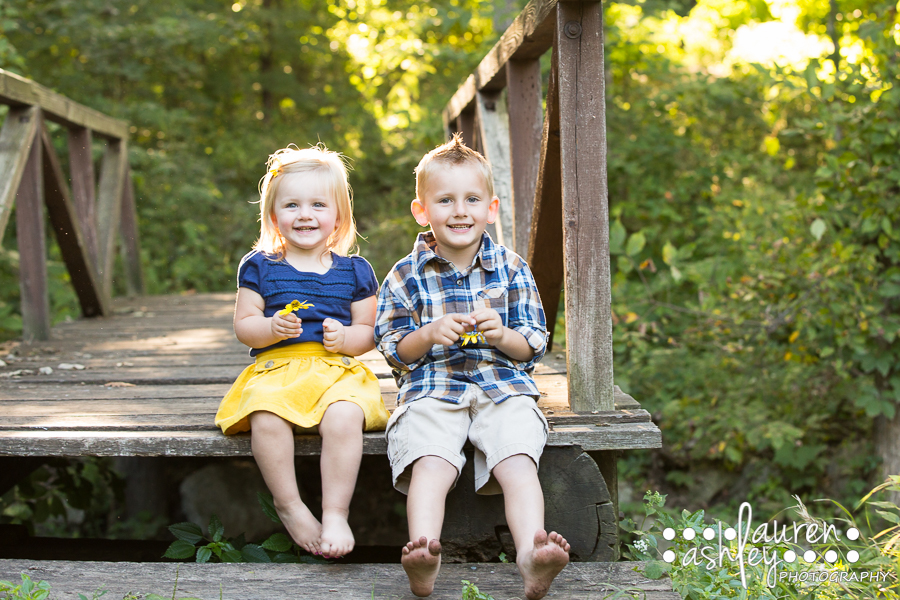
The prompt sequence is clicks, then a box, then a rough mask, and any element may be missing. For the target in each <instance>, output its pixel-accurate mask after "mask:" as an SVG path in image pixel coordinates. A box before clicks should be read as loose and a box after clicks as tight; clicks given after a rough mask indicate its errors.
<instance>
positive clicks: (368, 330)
mask: <svg viewBox="0 0 900 600" xmlns="http://www.w3.org/2000/svg"><path fill="white" fill-rule="evenodd" d="M377 303H378V299H377V298H376V297H375V296H369V297H368V298H363V299H362V300H357V301H356V302H354V303H352V304H351V305H350V322H351V325H350V326H349V327H345V326H344V325H342V324H341V323H340V321H336V320H334V319H325V321H324V322H323V323H322V326H323V328H324V330H325V335H324V339H323V342H324V344H325V349H326V350H328V351H329V352H339V353H341V354H347V355H349V356H359V355H360V354H365V353H366V352H368V351H369V350H372V349H373V348H375V306H376V304H377Z"/></svg>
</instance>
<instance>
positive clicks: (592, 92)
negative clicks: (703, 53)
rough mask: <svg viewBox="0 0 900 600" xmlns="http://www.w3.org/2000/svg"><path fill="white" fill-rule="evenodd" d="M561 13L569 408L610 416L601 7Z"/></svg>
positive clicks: (568, 7) (565, 8)
mask: <svg viewBox="0 0 900 600" xmlns="http://www.w3.org/2000/svg"><path fill="white" fill-rule="evenodd" d="M557 11H558V14H557V19H556V48H557V49H558V50H559V58H558V61H559V63H558V64H559V79H558V84H559V113H560V153H561V158H562V161H561V165H562V167H561V171H562V189H563V220H564V230H563V231H564V238H565V261H566V269H565V273H566V276H565V286H566V347H567V348H568V357H569V367H568V373H569V403H570V405H571V406H572V409H573V410H575V411H591V410H611V409H612V408H613V406H614V399H613V360H612V356H613V355H612V309H611V291H610V289H611V287H610V270H609V206H608V200H607V189H606V185H607V182H606V108H605V106H604V79H603V14H602V7H601V5H600V2H590V3H589V2H585V3H569V2H561V3H560V4H559V5H558V6H557Z"/></svg>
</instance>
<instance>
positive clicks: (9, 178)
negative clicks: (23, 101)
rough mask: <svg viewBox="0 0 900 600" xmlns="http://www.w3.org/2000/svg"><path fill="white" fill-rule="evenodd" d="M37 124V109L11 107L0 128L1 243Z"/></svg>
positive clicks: (38, 117)
mask: <svg viewBox="0 0 900 600" xmlns="http://www.w3.org/2000/svg"><path fill="white" fill-rule="evenodd" d="M39 125H40V109H38V108H36V107H34V106H31V107H26V108H19V107H14V108H10V109H9V112H8V113H7V114H6V119H5V120H4V121H3V129H2V130H0V242H2V241H3V234H4V232H5V231H6V224H7V223H8V222H9V215H11V214H12V207H13V203H14V201H15V199H16V194H17V193H18V191H19V182H20V181H21V180H22V174H23V173H24V172H25V164H26V163H27V162H28V157H29V153H30V152H31V145H32V143H33V142H34V139H35V135H36V134H37V130H38V126H39Z"/></svg>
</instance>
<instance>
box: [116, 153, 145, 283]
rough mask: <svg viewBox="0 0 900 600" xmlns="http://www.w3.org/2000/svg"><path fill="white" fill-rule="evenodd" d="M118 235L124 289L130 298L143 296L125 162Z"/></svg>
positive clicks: (138, 245) (131, 186) (138, 244)
mask: <svg viewBox="0 0 900 600" xmlns="http://www.w3.org/2000/svg"><path fill="white" fill-rule="evenodd" d="M119 233H120V234H121V236H122V264H123V265H124V266H125V284H126V289H127V290H128V294H129V295H131V296H136V295H138V294H143V293H144V273H143V270H142V269H141V241H140V236H139V235H138V222H137V207H136V206H135V204H134V182H133V181H132V180H131V167H129V166H128V164H127V161H126V165H125V186H124V188H123V189H122V209H121V219H120V221H119Z"/></svg>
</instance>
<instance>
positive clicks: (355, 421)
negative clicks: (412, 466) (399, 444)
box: [216, 145, 389, 557]
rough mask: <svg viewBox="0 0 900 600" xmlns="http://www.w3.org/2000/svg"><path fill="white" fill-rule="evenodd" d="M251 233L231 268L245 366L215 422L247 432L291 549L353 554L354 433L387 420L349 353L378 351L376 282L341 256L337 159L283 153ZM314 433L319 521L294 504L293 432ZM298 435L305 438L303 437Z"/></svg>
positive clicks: (342, 170)
mask: <svg viewBox="0 0 900 600" xmlns="http://www.w3.org/2000/svg"><path fill="white" fill-rule="evenodd" d="M260 224H261V226H260V236H259V241H257V243H256V245H255V246H254V248H253V251H252V252H250V253H249V254H247V255H246V256H245V257H244V258H243V259H242V260H241V263H240V266H239V267H238V293H237V303H236V305H235V309H234V332H235V334H236V335H237V338H238V339H239V340H240V341H241V342H243V343H244V344H246V345H247V346H250V355H251V356H253V357H255V359H256V362H255V364H252V365H250V366H249V367H247V368H246V369H245V370H244V372H243V373H242V374H241V375H240V377H238V379H237V381H235V383H234V385H232V387H231V390H230V391H229V392H228V394H227V395H226V396H225V398H224V399H223V400H222V403H221V405H220V406H219V411H218V413H217V414H216V425H218V426H219V427H221V428H222V432H223V433H225V434H226V435H230V434H234V433H238V432H241V431H247V430H248V429H249V430H250V436H251V443H252V448H253V456H254V457H255V458H256V462H257V464H258V465H259V468H260V471H262V475H263V478H264V479H265V481H266V485H267V486H268V487H269V491H270V492H272V496H273V497H274V500H275V508H276V510H277V511H278V515H279V517H281V520H282V522H283V523H284V525H285V527H286V528H287V530H288V533H290V535H291V537H292V538H293V539H294V541H295V542H297V544H298V545H299V546H301V547H302V548H305V549H306V550H307V551H309V552H311V553H314V554H322V555H324V556H328V557H340V556H343V555H345V554H347V553H348V552H350V551H351V550H352V549H353V545H354V538H353V533H352V532H351V530H350V526H349V525H348V523H347V517H348V515H349V509H350V499H351V497H352V496H353V489H354V487H355V485H356V476H357V473H358V471H359V464H360V460H361V458H362V442H363V438H362V434H363V431H364V430H365V431H372V430H381V429H384V426H385V424H386V423H387V420H388V417H389V414H388V412H387V411H386V410H385V407H384V403H383V402H382V400H381V393H380V390H379V385H378V380H377V379H376V378H375V376H374V375H373V374H372V372H371V371H370V370H369V369H368V368H366V367H365V366H364V365H363V364H362V363H360V362H359V361H358V360H356V359H354V358H353V357H354V356H359V355H360V354H363V353H365V352H368V351H369V350H371V349H373V348H374V347H375V342H374V335H373V326H374V324H375V304H376V296H375V294H376V292H377V290H378V282H377V281H376V279H375V273H374V271H373V270H372V266H371V265H370V264H369V263H368V262H367V261H366V260H365V259H364V258H362V257H360V256H356V255H353V256H347V253H348V252H349V251H350V249H351V247H353V246H354V245H355V242H356V225H355V223H354V221H353V212H352V202H351V195H350V186H349V184H348V181H347V169H346V167H345V165H344V162H343V160H342V157H341V156H340V155H339V154H337V153H335V152H331V151H329V150H327V149H326V148H325V147H324V146H322V145H319V146H317V147H313V148H307V149H304V150H299V149H297V148H295V147H288V148H284V149H281V150H279V151H277V152H275V153H274V154H272V155H271V156H270V157H269V161H268V163H267V173H266V175H265V176H264V177H263V178H262V181H261V183H260ZM295 427H296V428H301V431H302V429H305V428H312V427H318V433H319V434H320V435H321V436H322V455H321V471H322V521H321V522H320V521H319V520H318V519H316V517H315V516H314V515H313V514H312V512H311V511H310V510H309V508H308V507H307V506H306V504H304V503H303V501H302V500H301V499H300V493H299V490H298V487H297V480H296V476H295V472H294V429H295ZM306 433H309V432H308V431H307V432H306Z"/></svg>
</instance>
